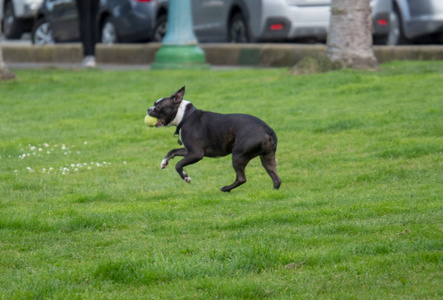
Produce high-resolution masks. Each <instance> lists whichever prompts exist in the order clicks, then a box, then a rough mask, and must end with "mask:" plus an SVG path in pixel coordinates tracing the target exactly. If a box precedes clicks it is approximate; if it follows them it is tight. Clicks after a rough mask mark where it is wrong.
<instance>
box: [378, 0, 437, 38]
mask: <svg viewBox="0 0 443 300" xmlns="http://www.w3.org/2000/svg"><path fill="white" fill-rule="evenodd" d="M371 5H372V10H373V13H372V14H373V17H374V38H375V41H376V42H378V43H380V44H387V45H399V44H406V43H407V42H409V41H414V40H417V39H419V38H422V37H426V36H431V35H440V37H443V1H442V0H393V1H387V0H371Z"/></svg>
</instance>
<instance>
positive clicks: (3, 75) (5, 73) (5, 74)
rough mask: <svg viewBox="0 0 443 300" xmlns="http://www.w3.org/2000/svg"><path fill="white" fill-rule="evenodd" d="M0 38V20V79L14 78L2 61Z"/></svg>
mask: <svg viewBox="0 0 443 300" xmlns="http://www.w3.org/2000/svg"><path fill="white" fill-rule="evenodd" d="M1 38H2V25H1V22H0V81H2V80H8V79H13V78H15V75H14V73H12V72H11V71H9V70H8V68H7V67H6V65H5V63H4V61H3V51H2V45H1Z"/></svg>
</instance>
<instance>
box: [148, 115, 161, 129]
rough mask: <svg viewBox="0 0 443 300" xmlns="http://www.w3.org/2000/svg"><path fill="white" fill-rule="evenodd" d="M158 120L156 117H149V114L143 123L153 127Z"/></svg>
mask: <svg viewBox="0 0 443 300" xmlns="http://www.w3.org/2000/svg"><path fill="white" fill-rule="evenodd" d="M157 122H158V119H157V118H154V117H151V116H150V115H146V117H145V124H146V125H147V126H149V127H154V126H155V125H156V124H157Z"/></svg>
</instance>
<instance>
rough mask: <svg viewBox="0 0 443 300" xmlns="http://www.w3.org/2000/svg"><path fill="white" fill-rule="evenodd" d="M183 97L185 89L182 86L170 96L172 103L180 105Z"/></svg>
mask: <svg viewBox="0 0 443 300" xmlns="http://www.w3.org/2000/svg"><path fill="white" fill-rule="evenodd" d="M184 95H185V87H184V86H183V87H182V88H181V89H179V90H178V91H177V92H175V94H174V95H172V96H171V99H172V100H174V103H180V102H182V100H183V96H184Z"/></svg>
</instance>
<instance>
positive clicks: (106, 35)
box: [100, 17, 118, 45]
mask: <svg viewBox="0 0 443 300" xmlns="http://www.w3.org/2000/svg"><path fill="white" fill-rule="evenodd" d="M100 41H101V42H102V44H105V45H112V44H116V43H118V36H117V29H116V27H115V25H114V23H113V22H112V19H111V17H107V18H106V19H105V21H104V22H103V26H102V28H101V35H100Z"/></svg>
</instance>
